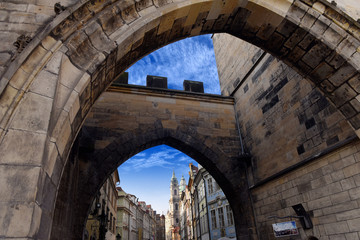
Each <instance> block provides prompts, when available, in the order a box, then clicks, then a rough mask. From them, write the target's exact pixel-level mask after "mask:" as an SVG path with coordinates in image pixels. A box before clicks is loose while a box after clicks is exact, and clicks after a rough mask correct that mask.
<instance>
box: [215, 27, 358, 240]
mask: <svg viewBox="0 0 360 240" xmlns="http://www.w3.org/2000/svg"><path fill="white" fill-rule="evenodd" d="M213 40H214V48H215V52H216V54H215V55H216V59H217V63H218V70H219V76H220V79H221V80H222V81H221V83H222V85H221V89H222V91H223V93H224V94H225V95H233V96H234V97H235V101H236V109H237V114H238V119H239V122H240V126H241V132H242V136H243V138H244V143H245V145H246V150H247V151H248V152H250V153H251V155H252V167H251V168H250V169H249V172H252V173H253V176H252V178H251V179H250V186H251V187H250V189H251V194H252V198H253V201H254V209H255V217H256V222H257V224H256V225H257V229H258V232H259V235H260V236H261V239H273V238H274V234H273V230H272V227H271V224H272V223H274V222H281V221H286V220H290V218H287V219H284V220H276V219H274V218H272V219H269V217H270V216H279V217H284V216H291V215H295V213H294V210H293V209H292V206H294V205H296V204H302V205H303V206H304V208H305V209H306V210H307V211H309V213H310V215H311V217H312V220H313V224H314V228H313V229H310V230H305V231H304V230H303V229H301V236H300V237H298V238H296V239H304V238H305V236H309V235H313V236H316V237H318V238H319V237H321V239H357V238H358V237H359V235H358V234H359V231H360V229H359V227H358V226H359V225H358V223H359V221H360V220H359V215H358V213H359V209H360V205H359V196H358V192H359V190H360V188H359V186H360V185H359V182H358V178H359V177H360V172H359V171H358V170H359V160H360V158H359V156H360V155H359V150H360V148H359V146H360V145H359V140H358V138H357V137H356V135H355V134H354V132H353V130H352V129H351V127H350V126H349V124H348V123H347V122H346V121H344V117H343V116H342V115H341V113H340V112H338V111H336V110H335V107H334V106H333V105H332V104H331V103H329V101H328V100H327V99H326V98H325V97H324V96H323V95H322V94H321V93H320V92H319V91H318V90H317V89H316V88H315V86H314V85H313V84H311V83H310V82H309V81H307V80H306V79H304V78H303V77H301V76H300V75H298V74H297V73H296V72H294V70H292V69H290V68H289V67H288V66H286V65H285V64H284V63H282V62H281V61H279V60H277V59H275V58H274V57H272V56H271V55H269V54H267V53H265V52H264V51H262V50H261V49H259V48H256V47H255V46H251V45H249V44H247V43H245V42H243V41H241V40H238V39H235V38H234V37H231V36H229V35H224V34H222V35H215V36H214V37H213ZM237 55H246V56H247V58H238V59H237V60H236V61H237V62H236V64H234V65H232V64H231V62H233V59H234V58H235V56H237ZM239 79H241V80H239ZM274 99H275V100H274ZM298 226H301V225H300V222H299V221H298Z"/></svg>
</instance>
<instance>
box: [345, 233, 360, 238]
mask: <svg viewBox="0 0 360 240" xmlns="http://www.w3.org/2000/svg"><path fill="white" fill-rule="evenodd" d="M345 237H346V240H357V239H359V238H360V236H359V235H358V233H356V232H353V233H347V234H345Z"/></svg>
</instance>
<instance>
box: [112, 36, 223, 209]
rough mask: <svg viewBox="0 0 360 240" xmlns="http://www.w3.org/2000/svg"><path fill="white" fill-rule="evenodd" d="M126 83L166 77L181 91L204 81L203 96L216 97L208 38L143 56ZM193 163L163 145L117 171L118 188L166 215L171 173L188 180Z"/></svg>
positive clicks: (210, 43)
mask: <svg viewBox="0 0 360 240" xmlns="http://www.w3.org/2000/svg"><path fill="white" fill-rule="evenodd" d="M127 71H128V72H129V84H136V85H146V76H147V75H155V76H162V77H167V78H168V87H169V88H171V89H178V90H182V89H183V81H184V80H193V81H202V82H204V91H205V93H213V94H220V86H219V78H218V73H217V68H216V61H215V55H214V49H213V44H212V39H211V35H203V36H198V37H193V38H187V39H184V40H181V41H178V42H175V43H173V44H170V45H167V46H165V47H163V48H161V49H159V50H157V51H155V52H153V53H151V54H150V55H148V56H146V57H144V58H143V59H141V60H139V61H138V62H137V63H135V64H134V65H133V66H132V67H131V68H129V69H128V70H127ZM190 162H192V163H193V164H194V165H196V166H197V163H196V161H195V160H193V159H191V158H190V157H189V156H187V155H185V154H183V153H182V152H180V151H178V150H176V149H173V148H171V147H169V146H166V145H160V146H157V147H154V148H150V149H147V150H145V151H143V152H141V153H139V154H137V155H135V156H134V157H132V158H130V159H129V160H128V161H126V162H125V163H123V164H122V165H121V166H120V167H119V168H118V171H119V175H120V186H121V187H122V188H123V189H124V191H125V192H127V193H131V194H134V195H136V196H137V197H138V198H139V200H140V201H145V202H146V203H147V204H151V205H152V207H153V209H154V210H156V211H157V212H158V213H160V214H161V213H163V214H166V212H167V210H168V202H169V198H170V189H169V187H170V179H171V176H172V172H173V170H175V174H176V177H177V178H178V180H179V181H180V179H181V176H182V175H184V177H185V179H186V181H188V176H189V175H188V172H189V163H190Z"/></svg>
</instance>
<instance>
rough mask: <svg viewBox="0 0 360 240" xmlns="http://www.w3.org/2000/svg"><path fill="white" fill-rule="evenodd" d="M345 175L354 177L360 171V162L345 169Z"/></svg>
mask: <svg viewBox="0 0 360 240" xmlns="http://www.w3.org/2000/svg"><path fill="white" fill-rule="evenodd" d="M343 171H344V175H345V177H347V178H348V177H352V176H354V175H356V174H359V173H360V162H357V163H355V164H352V165H350V166H348V167H346V168H344V169H343Z"/></svg>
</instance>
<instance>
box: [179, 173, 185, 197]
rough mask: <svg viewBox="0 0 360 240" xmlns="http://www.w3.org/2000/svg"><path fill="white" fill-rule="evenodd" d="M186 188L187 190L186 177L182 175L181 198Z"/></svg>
mask: <svg viewBox="0 0 360 240" xmlns="http://www.w3.org/2000/svg"><path fill="white" fill-rule="evenodd" d="M185 188H186V180H185V178H184V175H182V177H181V180H180V187H179V191H180V196H181V193H182V192H183V191H185Z"/></svg>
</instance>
